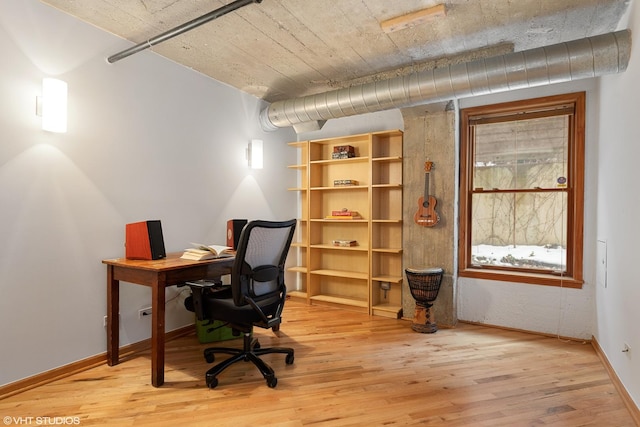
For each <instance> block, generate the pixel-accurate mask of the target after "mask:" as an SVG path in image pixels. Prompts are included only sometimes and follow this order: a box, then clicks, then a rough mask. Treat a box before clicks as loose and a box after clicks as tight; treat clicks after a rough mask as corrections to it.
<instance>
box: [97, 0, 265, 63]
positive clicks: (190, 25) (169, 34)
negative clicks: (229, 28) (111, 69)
mask: <svg viewBox="0 0 640 427" xmlns="http://www.w3.org/2000/svg"><path fill="white" fill-rule="evenodd" d="M261 2H262V0H236V1H234V2H232V3H229V4H228V5H226V6H222V7H219V8H218V9H216V10H214V11H211V12H209V13H207V14H205V15H202V16H200V17H199V18H195V19H192V20H191V21H189V22H185V23H184V24H182V25H179V26H177V27H175V28H172V29H170V30H167V31H165V32H164V33H162V34H160V35H157V36H155V37H152V38H150V39H149V40H147V41H146V42H142V43H139V44H137V45H135V46H133V47H130V48H129V49H126V50H123V51H122V52H118V53H116V54H114V55H111V56H110V57H108V58H107V61H108V62H109V63H110V64H113V63H114V62H117V61H119V60H121V59H124V58H126V57H127V56H130V55H133V54H134V53H138V52H140V51H141V50H145V49H148V48H150V47H151V46H155V45H157V44H159V43H162V42H163V41H165V40H169V39H170V38H173V37H175V36H178V35H180V34H182V33H186V32H187V31H191V30H193V29H194V28H196V27H199V26H200V25H202V24H206V23H207V22H209V21H213V20H214V19H216V18H219V17H221V16H222V15H226V14H227V13H229V12H233V11H234V10H237V9H240V8H241V7H243V6H247V5H249V4H251V3H261Z"/></svg>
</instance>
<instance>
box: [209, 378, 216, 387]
mask: <svg viewBox="0 0 640 427" xmlns="http://www.w3.org/2000/svg"><path fill="white" fill-rule="evenodd" d="M217 385H218V379H217V378H212V379H211V380H207V387H209V388H216V386H217Z"/></svg>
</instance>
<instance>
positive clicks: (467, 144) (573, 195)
mask: <svg viewBox="0 0 640 427" xmlns="http://www.w3.org/2000/svg"><path fill="white" fill-rule="evenodd" d="M568 105H570V106H572V108H573V116H572V118H571V119H570V121H569V122H570V129H569V156H568V162H567V166H568V174H567V175H568V177H567V178H568V180H567V186H566V194H567V210H568V212H567V224H566V225H567V252H566V256H567V259H566V271H565V272H562V273H555V272H548V273H544V272H542V273H541V272H530V271H523V270H522V269H512V268H509V267H497V266H486V265H483V266H479V265H473V264H471V249H472V245H471V235H472V233H471V225H472V211H473V209H472V203H471V200H472V197H473V194H474V189H473V186H472V184H473V175H474V168H473V159H474V157H473V155H474V152H473V148H474V147H473V137H472V134H473V125H472V122H474V123H475V122H477V121H478V120H490V121H495V120H497V121H510V120H516V121H517V120H518V118H519V117H520V118H523V119H524V118H530V117H531V116H536V115H539V116H543V117H546V116H547V115H549V116H550V115H557V111H558V110H559V109H560V110H562V109H566V108H567V106H568ZM585 107H586V94H585V92H576V93H569V94H563V95H554V96H546V97H542V98H535V99H527V100H520V101H513V102H505V103H500V104H493V105H484V106H478V107H470V108H464V109H461V110H460V188H459V190H460V216H459V245H458V260H459V263H458V275H459V276H460V277H470V278H478V279H487V280H498V281H509V282H515V283H526V284H534V285H546V286H560V287H567V288H577V289H581V288H582V284H583V282H584V280H583V246H584V242H583V239H584V184H585V182H584V170H585V113H586V112H585ZM554 112H555V114H554ZM547 113H548V114H547Z"/></svg>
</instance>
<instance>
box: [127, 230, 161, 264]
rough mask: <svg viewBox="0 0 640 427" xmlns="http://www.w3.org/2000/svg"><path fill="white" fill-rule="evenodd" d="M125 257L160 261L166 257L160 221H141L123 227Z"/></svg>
mask: <svg viewBox="0 0 640 427" xmlns="http://www.w3.org/2000/svg"><path fill="white" fill-rule="evenodd" d="M125 254H126V255H125V256H126V257H127V258H129V259H161V258H165V257H166V256H167V253H166V251H165V248H164V238H163V237H162V224H161V223H160V220H150V221H141V222H134V223H131V224H127V225H126V227H125Z"/></svg>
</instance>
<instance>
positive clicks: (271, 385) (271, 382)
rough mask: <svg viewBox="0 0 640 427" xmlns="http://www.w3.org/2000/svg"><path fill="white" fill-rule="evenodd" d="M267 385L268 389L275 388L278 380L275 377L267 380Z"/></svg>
mask: <svg viewBox="0 0 640 427" xmlns="http://www.w3.org/2000/svg"><path fill="white" fill-rule="evenodd" d="M267 385H268V386H269V388H275V386H277V385H278V379H277V378H276V377H269V378H267Z"/></svg>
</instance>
